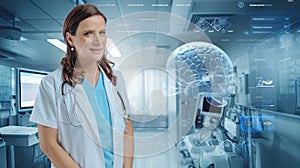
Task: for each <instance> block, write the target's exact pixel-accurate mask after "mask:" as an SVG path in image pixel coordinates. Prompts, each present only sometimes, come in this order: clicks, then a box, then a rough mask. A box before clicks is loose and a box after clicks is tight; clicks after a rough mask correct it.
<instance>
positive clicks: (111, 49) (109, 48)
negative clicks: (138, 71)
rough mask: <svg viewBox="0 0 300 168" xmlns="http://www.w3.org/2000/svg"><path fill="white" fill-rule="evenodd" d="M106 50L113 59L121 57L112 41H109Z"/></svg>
mask: <svg viewBox="0 0 300 168" xmlns="http://www.w3.org/2000/svg"><path fill="white" fill-rule="evenodd" d="M106 49H107V51H108V53H109V54H110V55H111V56H112V57H121V53H120V51H119V49H118V48H117V47H116V45H115V43H114V42H113V41H112V39H107V43H106Z"/></svg>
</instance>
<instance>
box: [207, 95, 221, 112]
mask: <svg viewBox="0 0 300 168" xmlns="http://www.w3.org/2000/svg"><path fill="white" fill-rule="evenodd" d="M210 102H212V100H211V97H203V99H202V112H209V113H222V111H223V107H222V106H221V107H219V106H216V105H213V103H210Z"/></svg>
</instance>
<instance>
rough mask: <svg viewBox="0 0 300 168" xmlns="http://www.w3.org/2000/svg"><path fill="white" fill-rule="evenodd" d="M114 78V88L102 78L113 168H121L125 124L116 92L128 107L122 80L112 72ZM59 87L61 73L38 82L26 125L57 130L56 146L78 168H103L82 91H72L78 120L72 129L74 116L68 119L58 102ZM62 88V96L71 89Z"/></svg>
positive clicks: (95, 130) (97, 137)
mask: <svg viewBox="0 0 300 168" xmlns="http://www.w3.org/2000/svg"><path fill="white" fill-rule="evenodd" d="M103 74H104V73H103ZM114 74H115V75H116V76H117V88H116V87H115V86H113V84H112V83H111V81H110V80H109V79H108V78H107V76H106V75H104V84H105V88H106V92H107V96H108V101H109V106H110V111H111V117H112V126H113V129H112V130H113V142H114V144H113V149H114V168H121V167H123V147H124V144H123V143H124V129H125V123H124V120H123V115H122V113H123V112H124V111H123V109H122V108H123V106H122V104H121V100H120V98H119V97H118V95H117V89H118V90H119V92H120V94H121V95H122V97H123V100H124V103H125V106H126V108H127V109H128V107H129V106H128V99H127V94H126V91H125V84H124V79H123V77H122V75H121V74H120V73H119V72H118V71H114ZM62 83H63V78H62V72H61V69H58V70H56V71H54V72H52V73H50V74H49V75H48V76H46V77H45V78H44V79H43V80H42V82H41V85H40V90H39V93H38V95H37V98H36V102H35V106H34V109H33V111H32V115H31V117H30V121H31V122H35V123H38V124H41V125H44V126H48V127H51V128H55V129H58V141H59V143H60V144H61V146H62V147H63V148H64V149H65V151H66V152H68V153H69V154H70V156H71V157H72V158H73V159H74V160H75V161H76V162H77V163H78V164H79V165H80V167H81V168H95V167H97V168H98V167H99V168H102V167H103V168H104V167H105V162H104V156H103V151H102V148H101V140H100V135H99V132H98V128H97V122H96V118H95V116H94V113H93V111H92V107H91V105H90V103H89V100H88V97H87V95H86V93H85V91H84V88H83V87H82V85H81V84H78V85H76V86H75V88H74V89H73V93H74V97H75V101H77V102H78V103H77V104H76V105H75V107H74V111H75V112H76V114H77V116H78V118H76V119H75V120H77V121H80V123H81V124H80V125H79V126H78V125H75V126H74V124H73V125H72V124H71V123H70V118H71V117H74V114H75V113H71V114H70V115H69V116H68V115H67V113H66V106H65V105H64V103H63V101H62V98H63V96H62V92H61V88H62ZM64 87H65V88H64V91H65V92H66V91H67V90H68V89H72V88H71V86H70V85H68V84H66V85H65V86H64ZM66 101H68V99H66ZM72 119H73V118H72ZM78 119H79V120H78ZM72 121H74V120H72ZM52 167H54V166H53V165H52Z"/></svg>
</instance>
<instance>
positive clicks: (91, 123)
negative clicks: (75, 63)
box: [74, 84, 101, 146]
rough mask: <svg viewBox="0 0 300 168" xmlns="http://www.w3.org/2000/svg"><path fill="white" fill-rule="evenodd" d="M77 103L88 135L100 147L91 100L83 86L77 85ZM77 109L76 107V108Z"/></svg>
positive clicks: (75, 92)
mask: <svg viewBox="0 0 300 168" xmlns="http://www.w3.org/2000/svg"><path fill="white" fill-rule="evenodd" d="M74 96H75V101H76V102H77V105H78V106H79V108H80V109H75V110H78V112H79V114H78V115H80V116H82V117H80V118H81V120H82V121H81V122H82V127H83V129H84V131H85V132H86V133H87V135H88V136H89V137H90V138H91V139H92V140H93V141H94V142H95V143H96V144H98V145H99V146H101V141H100V136H99V132H98V127H97V122H96V118H95V116H94V112H93V110H92V107H91V105H90V102H89V99H88V97H87V95H86V93H85V91H84V88H83V87H82V85H80V84H77V85H76V86H75V88H74ZM75 107H76V106H75Z"/></svg>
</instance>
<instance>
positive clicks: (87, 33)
mask: <svg viewBox="0 0 300 168" xmlns="http://www.w3.org/2000/svg"><path fill="white" fill-rule="evenodd" d="M92 34H93V33H92V32H85V33H84V34H83V35H84V36H87V37H89V36H91V35H92Z"/></svg>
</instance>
